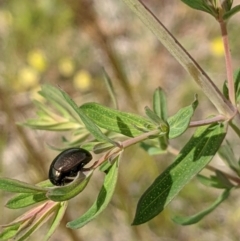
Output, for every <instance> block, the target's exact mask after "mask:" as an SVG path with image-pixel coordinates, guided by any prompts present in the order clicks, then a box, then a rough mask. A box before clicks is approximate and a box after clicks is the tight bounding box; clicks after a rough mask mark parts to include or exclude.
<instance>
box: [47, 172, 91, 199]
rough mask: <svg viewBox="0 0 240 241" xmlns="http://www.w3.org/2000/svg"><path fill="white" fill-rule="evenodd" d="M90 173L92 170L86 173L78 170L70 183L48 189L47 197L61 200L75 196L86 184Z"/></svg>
mask: <svg viewBox="0 0 240 241" xmlns="http://www.w3.org/2000/svg"><path fill="white" fill-rule="evenodd" d="M92 173H93V171H89V172H88V173H87V174H85V173H83V172H78V176H77V177H76V178H75V179H74V181H72V182H71V183H70V184H68V185H66V186H61V187H54V188H51V189H49V190H48V192H47V197H48V198H49V199H51V200H53V201H55V202H62V201H66V200H69V199H71V198H73V197H75V196H76V195H78V194H79V193H80V192H82V191H83V190H84V188H85V187H86V186H87V184H88V182H89V180H90V178H91V177H92Z"/></svg>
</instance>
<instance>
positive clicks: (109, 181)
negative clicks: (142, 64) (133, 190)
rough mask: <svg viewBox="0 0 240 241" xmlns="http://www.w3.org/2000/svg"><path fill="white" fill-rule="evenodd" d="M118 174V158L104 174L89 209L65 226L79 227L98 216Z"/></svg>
mask: <svg viewBox="0 0 240 241" xmlns="http://www.w3.org/2000/svg"><path fill="white" fill-rule="evenodd" d="M117 176H118V160H116V161H115V162H114V164H113V165H112V167H111V168H110V170H109V171H108V173H107V174H106V176H105V179H104V183H103V186H102V188H101V190H100V192H99V195H98V197H97V200H96V201H95V203H94V204H93V205H92V206H91V207H90V209H89V210H88V211H87V212H86V213H85V214H83V215H82V216H81V217H79V218H78V219H76V220H73V221H71V222H69V223H68V224H67V227H69V228H72V229H77V228H81V227H83V226H84V225H86V224H87V223H88V222H90V221H91V220H92V219H94V218H95V217H96V216H98V215H99V214H100V213H101V212H102V211H103V210H104V209H105V208H106V207H107V205H108V203H109V202H110V200H111V198H112V195H113V193H114V190H115V186H116V182H117Z"/></svg>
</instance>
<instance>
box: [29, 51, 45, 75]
mask: <svg viewBox="0 0 240 241" xmlns="http://www.w3.org/2000/svg"><path fill="white" fill-rule="evenodd" d="M27 60H28V63H29V65H30V66H32V67H33V68H34V69H36V70H37V71H38V72H43V71H44V70H45V69H46V67H47V61H46V58H45V56H44V53H43V52H42V51H41V50H39V49H35V50H32V51H30V52H29V53H28V56H27Z"/></svg>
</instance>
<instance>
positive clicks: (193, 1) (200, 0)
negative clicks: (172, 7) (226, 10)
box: [181, 0, 217, 17]
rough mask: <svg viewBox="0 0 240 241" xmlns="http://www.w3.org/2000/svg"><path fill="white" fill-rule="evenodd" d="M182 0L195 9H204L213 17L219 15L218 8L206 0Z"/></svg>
mask: <svg viewBox="0 0 240 241" xmlns="http://www.w3.org/2000/svg"><path fill="white" fill-rule="evenodd" d="M181 1H182V2H184V3H185V4H187V5H188V6H189V7H191V8H193V9H197V10H201V11H204V12H206V13H209V14H211V15H212V16H213V17H216V16H217V9H215V8H214V7H213V6H211V5H208V2H207V1H205V0H181Z"/></svg>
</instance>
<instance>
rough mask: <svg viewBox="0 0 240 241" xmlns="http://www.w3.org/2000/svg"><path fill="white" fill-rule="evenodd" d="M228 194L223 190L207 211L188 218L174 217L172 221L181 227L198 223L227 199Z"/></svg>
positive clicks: (227, 191) (228, 190)
mask: <svg viewBox="0 0 240 241" xmlns="http://www.w3.org/2000/svg"><path fill="white" fill-rule="evenodd" d="M229 194H230V189H227V190H225V191H224V192H223V193H222V194H221V195H220V196H219V197H218V198H217V199H216V201H215V202H214V203H212V205H210V206H209V207H208V208H207V209H205V210H203V211H201V212H199V213H197V214H195V215H193V216H190V217H180V216H176V217H174V218H173V219H172V220H173V221H174V222H175V223H177V224H181V225H191V224H195V223H197V222H199V221H200V220H201V219H203V218H204V217H205V216H207V215H208V214H209V213H211V212H212V211H213V210H215V208H217V207H218V206H219V205H220V204H221V203H222V202H223V201H224V200H226V199H227V198H228V196H229Z"/></svg>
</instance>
